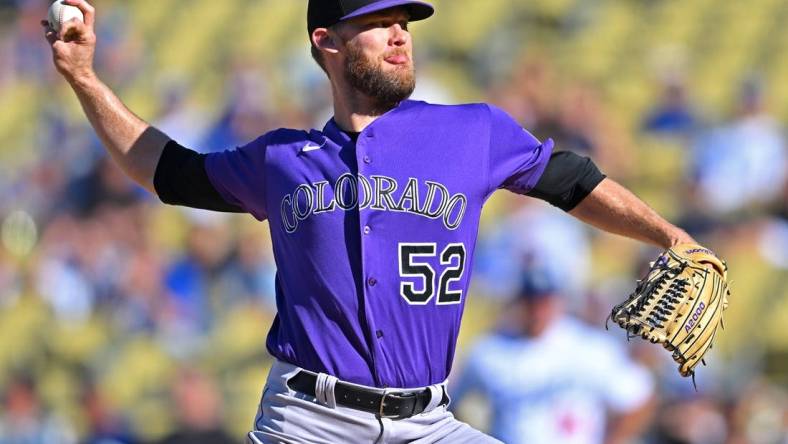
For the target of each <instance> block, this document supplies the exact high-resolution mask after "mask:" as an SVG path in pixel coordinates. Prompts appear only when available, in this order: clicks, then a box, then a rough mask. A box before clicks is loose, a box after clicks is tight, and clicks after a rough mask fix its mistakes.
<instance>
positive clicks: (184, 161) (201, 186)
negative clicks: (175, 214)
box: [153, 140, 246, 213]
mask: <svg viewBox="0 0 788 444" xmlns="http://www.w3.org/2000/svg"><path fill="white" fill-rule="evenodd" d="M206 157H207V156H206V155H205V154H200V153H198V152H195V151H192V150H190V149H188V148H184V147H182V146H181V145H179V144H178V143H177V142H175V141H174V140H171V141H169V142H168V143H167V145H165V147H164V150H163V151H162V153H161V157H160V158H159V163H158V164H157V165H156V173H155V174H154V176H153V187H154V189H155V190H156V194H157V195H158V196H159V199H161V201H162V202H164V203H166V204H170V205H180V206H185V207H191V208H199V209H203V210H213V211H221V212H224V213H245V212H246V211H245V210H243V209H242V208H241V207H238V206H235V205H232V204H229V203H227V202H225V200H224V198H223V197H222V196H221V195H220V194H219V193H218V192H217V191H216V189H215V188H214V186H213V184H211V181H210V180H209V179H208V173H207V172H206V171H205V158H206Z"/></svg>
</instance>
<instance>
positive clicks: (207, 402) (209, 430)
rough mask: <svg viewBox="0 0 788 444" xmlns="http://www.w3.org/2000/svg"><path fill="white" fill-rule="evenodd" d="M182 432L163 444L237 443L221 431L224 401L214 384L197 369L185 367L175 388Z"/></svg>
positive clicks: (175, 400)
mask: <svg viewBox="0 0 788 444" xmlns="http://www.w3.org/2000/svg"><path fill="white" fill-rule="evenodd" d="M173 400H174V403H175V405H174V409H175V412H176V413H177V414H178V415H179V419H180V426H179V429H178V430H177V431H176V432H174V433H173V434H171V435H170V436H168V437H166V438H165V439H163V440H162V441H160V442H159V444H230V443H235V442H236V441H234V440H233V439H232V438H230V437H229V436H228V435H227V434H226V433H225V432H224V431H223V430H222V429H221V428H220V420H221V414H222V409H221V402H220V397H219V393H218V391H217V389H216V386H215V385H214V383H213V381H212V380H211V379H210V378H209V377H208V376H207V375H204V374H202V373H200V372H199V371H197V370H193V369H189V368H184V369H182V370H181V372H180V375H179V377H178V379H177V381H176V382H175V386H174V387H173Z"/></svg>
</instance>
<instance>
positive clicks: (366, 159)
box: [364, 156, 372, 163]
mask: <svg viewBox="0 0 788 444" xmlns="http://www.w3.org/2000/svg"><path fill="white" fill-rule="evenodd" d="M364 163H372V159H370V158H369V156H364Z"/></svg>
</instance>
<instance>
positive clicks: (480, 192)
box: [206, 101, 552, 388]
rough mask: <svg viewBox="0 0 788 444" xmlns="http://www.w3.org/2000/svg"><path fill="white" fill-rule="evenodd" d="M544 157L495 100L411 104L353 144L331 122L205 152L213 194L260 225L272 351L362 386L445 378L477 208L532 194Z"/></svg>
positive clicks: (544, 148) (545, 150) (544, 149)
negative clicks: (502, 194) (270, 298)
mask: <svg viewBox="0 0 788 444" xmlns="http://www.w3.org/2000/svg"><path fill="white" fill-rule="evenodd" d="M551 151H552V142H551V141H549V140H548V141H546V142H545V143H544V144H541V143H540V142H539V141H538V140H536V139H535V138H534V137H533V136H532V135H531V134H529V133H528V132H527V131H525V130H523V128H522V127H520V126H519V125H518V124H517V123H516V122H515V121H514V120H512V118H511V117H509V116H508V115H507V114H506V113H504V112H502V111H501V110H499V109H497V108H494V107H492V106H489V105H484V104H480V105H461V106H439V105H430V104H427V103H424V102H418V101H406V102H403V103H402V104H401V105H400V106H399V107H397V108H395V109H393V110H391V111H389V112H388V113H386V114H384V115H383V116H381V117H380V118H378V119H377V120H375V121H374V122H373V123H372V124H371V125H369V126H368V127H367V128H366V129H365V130H364V131H363V132H362V133H361V134H359V136H358V139H357V141H356V142H355V143H354V142H353V140H352V139H351V138H350V137H349V136H348V135H347V134H345V133H344V132H342V130H340V129H339V127H338V126H337V125H336V123H335V122H334V121H333V119H332V120H331V121H329V122H328V123H327V124H326V126H325V128H323V130H322V131H317V130H312V131H309V132H305V131H297V130H289V129H280V130H276V131H272V132H269V133H267V134H265V135H264V136H262V137H260V138H259V139H257V140H255V141H254V142H252V143H250V144H249V145H246V146H244V147H241V148H238V149H237V150H231V151H225V152H222V153H215V154H210V155H209V157H208V158H207V160H206V170H207V173H208V176H209V178H210V180H211V182H212V183H213V185H214V187H215V188H216V189H217V191H218V192H219V193H220V194H221V195H222V197H223V198H224V199H225V200H226V201H227V202H228V203H231V204H234V205H237V206H240V207H242V208H243V209H245V210H246V211H248V212H249V213H251V214H252V215H253V216H254V217H255V218H257V219H259V220H261V221H262V220H264V219H268V221H269V227H270V230H271V237H272V241H273V249H274V257H275V259H276V265H277V270H278V271H277V277H276V302H277V310H278V314H277V316H276V319H275V320H274V323H273V326H272V327H271V331H270V333H269V335H268V341H267V347H268V350H269V351H270V353H271V354H273V355H274V356H275V357H276V358H278V359H281V360H283V361H286V362H289V363H291V364H295V365H297V366H299V367H302V368H305V369H308V370H312V371H315V372H324V373H328V374H331V375H334V376H336V377H338V378H339V379H342V380H345V381H349V382H354V383H357V384H363V385H369V386H376V387H401V388H410V387H423V386H427V385H431V384H436V383H439V382H442V381H443V380H445V379H446V378H447V377H448V375H449V371H450V369H451V364H452V359H453V357H454V349H455V343H456V340H457V334H458V332H459V329H460V319H461V317H462V310H463V307H464V305H465V298H466V296H467V288H468V283H469V282H470V277H471V263H472V258H473V251H474V247H475V245H476V235H477V230H478V226H479V216H480V213H481V210H482V205H483V204H484V202H485V201H486V200H487V198H488V197H489V196H490V195H491V194H492V193H493V192H494V191H495V190H497V189H499V188H505V189H508V190H510V191H513V192H516V193H520V194H524V193H527V192H528V191H529V190H530V189H531V188H532V187H533V186H534V185H535V184H536V182H537V180H538V179H539V177H540V176H541V174H542V172H543V171H544V168H545V165H546V164H547V161H548V159H549V157H550V153H551Z"/></svg>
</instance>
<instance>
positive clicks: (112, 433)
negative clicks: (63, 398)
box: [82, 383, 138, 444]
mask: <svg viewBox="0 0 788 444" xmlns="http://www.w3.org/2000/svg"><path fill="white" fill-rule="evenodd" d="M82 405H83V406H84V408H85V413H86V416H87V421H88V425H89V427H88V430H89V431H90V436H88V437H87V439H86V440H85V443H86V444H136V443H137V442H138V441H137V440H136V439H134V437H133V436H132V433H131V430H130V429H129V427H128V424H126V423H125V421H124V418H123V416H121V414H120V412H118V411H117V410H115V409H113V408H112V407H111V406H110V403H109V402H108V401H107V400H106V399H105V396H104V395H103V394H102V393H101V392H100V391H99V390H98V387H96V386H95V385H94V384H92V383H89V384H86V387H85V392H84V394H83V399H82Z"/></svg>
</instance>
